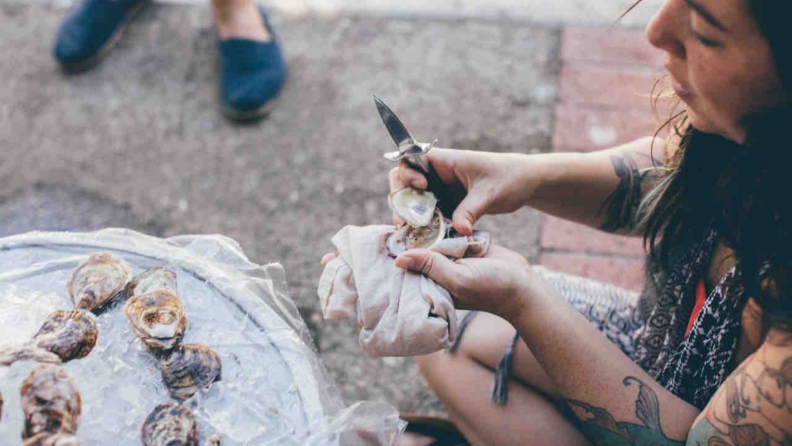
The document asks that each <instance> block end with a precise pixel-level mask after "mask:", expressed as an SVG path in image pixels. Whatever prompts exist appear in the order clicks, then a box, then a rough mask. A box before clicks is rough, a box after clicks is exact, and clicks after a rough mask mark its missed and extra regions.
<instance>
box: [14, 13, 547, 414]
mask: <svg viewBox="0 0 792 446" xmlns="http://www.w3.org/2000/svg"><path fill="white" fill-rule="evenodd" d="M278 11H279V10H276V13H275V16H274V22H275V26H276V29H277V30H278V32H279V34H280V37H281V39H282V40H283V42H284V46H285V52H286V56H287V60H288V65H289V69H290V74H289V80H288V83H287V85H286V88H285V90H284V91H283V93H282V96H281V98H280V100H279V104H278V107H277V108H276V110H275V111H274V112H273V114H272V115H271V116H270V117H269V118H268V119H266V120H265V121H263V122H261V123H258V124H255V125H246V126H238V125H233V124H231V123H229V122H227V121H226V120H225V119H224V118H223V117H222V116H221V114H220V112H219V109H218V106H217V83H218V79H217V68H216V65H217V58H218V54H217V49H216V46H215V42H214V37H213V33H212V30H211V22H210V19H209V14H208V8H206V7H205V6H203V7H194V6H163V5H156V6H153V7H151V8H149V9H148V10H146V11H145V12H144V13H143V14H142V16H141V18H140V19H139V20H138V21H136V22H135V23H134V24H133V26H132V27H131V29H130V31H129V33H128V35H127V36H126V38H125V39H124V40H123V41H122V43H121V45H120V46H119V47H118V48H117V49H116V51H115V52H113V53H112V54H111V55H110V57H109V58H108V59H107V60H105V61H104V62H103V63H102V64H101V65H100V66H98V67H97V68H96V69H94V70H93V71H91V72H89V73H86V74H84V75H80V76H64V75H63V74H61V72H60V71H59V70H58V68H57V66H56V64H55V62H54V61H53V59H52V57H51V49H52V39H53V36H54V33H55V30H56V28H57V26H58V24H59V22H60V20H61V19H62V17H63V15H64V13H65V11H64V10H63V9H62V8H59V7H56V6H51V5H48V4H44V3H34V4H21V3H19V2H15V1H11V0H0V20H2V23H3V24H4V26H3V27H2V29H0V79H3V83H2V84H1V85H0V150H2V156H1V157H0V236H2V235H6V234H10V233H15V232H20V231H25V230H30V229H95V228H100V227H104V226H127V227H131V228H134V229H138V230H142V231H144V232H147V233H151V234H155V235H162V236H169V235H175V234H184V233H222V234H224V235H227V236H229V237H232V238H234V239H236V240H238V241H239V242H240V244H241V245H242V247H243V248H244V249H245V251H246V253H247V254H248V256H249V257H250V258H251V259H252V260H253V261H255V262H257V263H267V262H276V261H277V262H281V263H283V264H284V266H285V267H286V273H287V277H288V279H289V285H290V289H291V292H292V295H293V297H294V298H295V300H296V301H297V303H298V305H300V306H301V307H304V308H307V309H314V310H315V309H316V308H317V307H318V302H317V298H316V285H317V282H318V278H319V275H320V273H321V266H320V265H319V259H320V258H321V256H322V254H324V253H325V252H327V251H330V250H331V249H332V245H331V244H330V237H331V236H332V235H333V234H334V233H335V232H336V231H337V230H338V229H340V228H341V227H343V226H344V225H347V224H358V225H364V224H373V223H386V222H388V221H389V218H390V213H389V209H388V206H387V199H386V196H387V192H388V191H387V182H386V174H387V171H388V170H389V169H390V168H391V167H392V166H391V165H390V164H389V163H387V162H386V161H384V160H383V159H382V158H381V153H382V152H384V151H385V150H386V149H390V146H391V144H392V143H391V141H390V140H389V138H388V135H387V133H386V131H385V129H384V127H383V126H382V123H381V122H380V120H379V117H378V116H377V114H376V111H375V107H374V104H373V102H372V98H371V96H372V94H376V95H377V96H379V97H381V98H383V99H384V100H386V101H387V102H388V104H389V105H391V106H392V107H393V108H394V109H395V110H396V111H397V112H398V113H399V114H400V116H402V117H403V119H404V120H405V121H406V123H407V124H408V125H409V127H410V129H411V130H412V131H413V133H414V134H415V135H416V136H418V137H421V138H424V139H430V138H437V139H438V140H439V145H441V146H445V147H454V148H460V149H465V148H477V149H483V150H494V151H519V152H526V153H533V152H544V151H550V150H551V149H552V147H551V144H552V142H551V141H552V135H553V125H554V123H553V119H554V118H553V116H554V115H553V110H554V106H555V105H556V101H557V96H558V77H559V69H560V67H559V48H560V40H561V30H560V28H559V27H556V26H550V25H529V24H528V22H521V21H516V20H491V19H488V20H474V19H454V20H448V19H436V18H410V19H406V18H398V17H395V16H394V15H390V16H389V17H377V16H367V15H365V14H362V13H361V12H360V11H357V12H356V13H355V14H354V15H352V14H347V13H345V10H343V9H342V10H341V11H340V12H339V11H336V13H333V14H325V13H320V12H309V13H300V14H297V13H294V12H293V11H292V12H290V11H289V10H288V9H283V10H280V12H278ZM364 12H365V11H364ZM482 227H483V228H488V229H492V230H493V234H494V235H493V236H494V238H495V240H496V241H497V242H498V243H500V244H503V245H505V246H507V247H510V248H512V249H514V250H516V251H518V252H521V253H523V254H524V255H526V256H527V257H528V258H529V260H536V259H538V256H539V229H540V227H539V216H538V214H537V213H535V212H531V211H522V212H519V213H517V214H516V215H510V216H504V217H496V218H488V219H486V220H485V221H484V222H483V225H482ZM315 322H316V323H317V325H318V332H319V347H320V350H321V354H322V357H323V359H324V361H325V363H326V365H327V367H328V369H329V370H330V372H331V374H332V375H333V376H334V377H335V379H336V380H337V382H338V383H339V385H340V386H341V389H342V391H343V394H344V396H345V398H346V399H347V400H348V401H357V400H361V399H374V400H384V401H387V402H389V403H391V404H394V405H396V406H398V407H399V408H400V409H402V410H406V411H416V412H429V413H437V412H441V411H442V408H441V407H440V405H439V403H438V402H437V400H436V399H435V398H434V396H432V394H431V392H430V391H429V390H428V389H427V388H426V386H425V385H424V384H423V382H422V380H421V378H420V376H419V375H418V373H417V370H416V368H415V366H414V363H413V362H412V360H411V359H402V358H391V359H370V358H366V357H364V356H363V353H362V351H361V350H360V348H359V346H358V345H357V335H356V333H355V330H354V327H353V326H352V325H350V324H332V325H331V324H323V323H322V322H321V321H318V320H316V321H315Z"/></svg>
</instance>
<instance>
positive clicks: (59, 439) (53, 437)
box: [22, 433, 80, 446]
mask: <svg viewBox="0 0 792 446" xmlns="http://www.w3.org/2000/svg"><path fill="white" fill-rule="evenodd" d="M22 446H80V439H79V438H77V437H76V436H74V435H71V434H50V433H41V434H38V435H36V436H35V437H31V438H28V439H27V440H25V442H24V443H22Z"/></svg>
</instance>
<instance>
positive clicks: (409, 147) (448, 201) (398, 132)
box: [374, 96, 464, 218]
mask: <svg viewBox="0 0 792 446" xmlns="http://www.w3.org/2000/svg"><path fill="white" fill-rule="evenodd" d="M374 103H375V104H376V106H377V111H378V112H379V115H380V118H382V122H383V124H385V128H386V129H388V133H389V134H390V135H391V138H393V142H395V143H396V148H397V151H396V152H388V153H386V154H385V158H387V159H388V160H391V161H398V160H400V159H402V158H404V159H405V161H407V163H408V164H410V166H412V167H413V168H415V169H416V170H418V171H419V172H421V173H423V175H424V176H425V177H426V182H427V187H426V190H428V191H429V192H432V193H433V194H434V195H435V197H437V206H438V207H439V208H440V211H441V212H442V213H443V216H445V217H446V218H451V216H452V215H454V211H455V210H456V208H457V206H459V203H460V202H461V201H462V198H463V196H464V195H462V196H460V194H459V193H457V192H456V191H455V190H454V189H453V188H451V187H450V186H448V185H447V184H446V183H444V182H443V180H441V179H440V177H439V176H438V175H437V172H436V171H435V169H434V168H433V167H432V164H431V163H430V162H429V160H428V158H427V157H426V156H425V155H426V153H428V152H429V150H431V149H432V147H434V143H431V144H427V143H419V142H416V141H415V138H413V137H412V135H411V134H410V132H409V130H407V127H406V126H405V125H404V124H403V123H402V121H401V119H399V117H398V116H396V113H394V112H393V110H391V109H390V107H388V106H387V105H386V104H385V102H383V101H382V100H381V99H380V98H378V97H376V96H374Z"/></svg>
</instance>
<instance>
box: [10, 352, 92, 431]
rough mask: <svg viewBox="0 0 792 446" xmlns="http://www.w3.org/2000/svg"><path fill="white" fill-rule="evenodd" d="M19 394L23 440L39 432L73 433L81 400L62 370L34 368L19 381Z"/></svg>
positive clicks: (78, 415) (57, 368) (67, 374)
mask: <svg viewBox="0 0 792 446" xmlns="http://www.w3.org/2000/svg"><path fill="white" fill-rule="evenodd" d="M20 393H21V396H22V398H21V404H22V411H23V412H24V414H25V427H24V429H23V431H22V439H23V440H27V439H30V438H33V437H35V436H36V435H39V434H42V433H47V434H72V435H73V434H74V433H75V432H77V426H78V425H79V424H80V414H81V412H82V400H81V399H80V394H79V393H78V391H77V386H75V385H74V381H73V380H72V378H71V376H70V375H69V373H68V372H66V369H64V368H63V367H61V366H57V365H51V364H39V365H37V366H36V367H35V368H34V369H33V371H32V372H31V373H30V375H29V376H28V377H27V378H25V380H24V381H23V382H22V389H21V391H20Z"/></svg>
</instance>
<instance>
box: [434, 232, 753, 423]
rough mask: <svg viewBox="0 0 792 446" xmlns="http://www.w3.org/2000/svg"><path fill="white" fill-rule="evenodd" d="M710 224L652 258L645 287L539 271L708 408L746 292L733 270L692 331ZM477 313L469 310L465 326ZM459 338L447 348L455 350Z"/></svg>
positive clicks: (712, 237)
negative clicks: (658, 262) (666, 258)
mask: <svg viewBox="0 0 792 446" xmlns="http://www.w3.org/2000/svg"><path fill="white" fill-rule="evenodd" d="M717 239H718V237H717V234H716V232H715V231H714V230H711V229H708V230H707V231H706V232H705V233H704V234H703V237H702V235H701V234H698V236H697V237H696V234H693V236H692V237H688V240H687V242H684V240H683V243H681V244H680V248H678V249H676V250H674V251H672V253H671V256H670V268H669V269H668V271H667V272H663V271H662V270H661V269H660V268H659V267H655V266H653V265H652V264H651V263H648V264H647V274H646V282H645V284H644V288H643V291H642V292H641V293H634V292H631V291H627V290H624V289H622V288H618V287H615V286H612V285H607V284H603V283H599V282H596V281H593V280H590V279H585V278H582V277H576V276H572V275H568V274H564V273H559V272H556V271H551V270H549V269H546V268H543V267H535V269H536V271H537V272H538V273H539V274H540V275H541V276H542V277H543V278H544V279H545V280H546V281H547V282H549V283H550V284H552V285H553V286H554V287H555V288H556V289H557V290H558V292H559V293H560V294H561V295H562V296H563V297H564V298H565V299H566V300H567V301H568V302H569V303H570V304H571V305H572V306H573V307H574V308H575V309H577V311H579V312H580V313H581V314H582V315H584V316H585V317H586V318H587V319H588V320H589V321H590V322H591V323H593V324H594V325H596V326H597V328H598V329H599V330H600V331H601V332H602V333H603V334H604V335H605V336H606V337H607V338H608V339H609V340H610V341H611V342H613V343H614V344H616V345H618V346H619V347H620V348H621V350H622V351H623V352H624V353H625V354H626V355H627V356H629V357H630V358H631V359H632V360H633V361H634V362H635V363H637V364H638V365H640V366H641V368H643V369H644V370H645V371H646V372H647V373H648V374H649V375H651V376H652V377H654V378H655V379H656V380H657V381H658V382H659V383H660V384H662V385H663V386H665V387H666V389H668V390H669V391H670V392H672V393H673V394H675V395H677V396H678V397H680V398H682V399H684V400H685V401H687V402H688V403H690V404H692V405H694V406H696V407H698V408H699V409H703V408H704V406H706V405H707V403H708V402H709V400H710V398H711V397H712V396H713V395H714V394H715V391H716V390H717V389H718V387H720V385H721V384H722V383H723V381H724V380H725V379H726V377H727V376H728V374H729V372H730V371H731V370H730V367H731V366H732V359H733V355H734V353H735V351H736V348H737V341H738V340H739V338H740V321H741V314H742V308H743V306H744V304H745V301H746V298H745V296H744V293H743V292H742V290H741V289H740V288H739V287H738V286H737V285H736V283H735V282H736V281H734V280H733V279H734V269H732V270H731V271H729V273H728V274H726V276H725V277H724V278H723V279H722V280H721V282H720V284H718V286H716V287H715V288H714V289H713V290H712V291H711V292H710V293H709V295H708V296H707V299H706V301H705V303H704V306H703V308H702V309H701V311H700V312H699V314H698V315H697V316H696V319H695V321H694V322H693V326H692V328H691V330H690V332H689V333H688V334H687V335H686V334H685V331H686V328H687V325H688V321H689V320H690V316H691V314H692V313H693V307H694V305H695V302H696V287H697V285H698V282H699V281H700V280H701V278H702V277H704V275H705V274H706V271H707V268H708V266H709V264H710V260H711V258H712V253H713V251H714V248H715V243H716V242H717ZM475 314H476V313H473V312H471V313H467V314H466V315H465V317H464V318H463V321H462V323H461V324H460V333H459V335H458V336H457V342H460V341H461V339H462V333H461V331H462V330H463V329H464V327H465V326H467V324H468V323H469V322H470V320H471V318H472V317H473V316H474V315H475ZM518 339H519V338H518V335H515V337H514V339H513V342H512V344H511V345H509V346H508V347H507V349H506V351H505V352H504V354H503V356H502V357H501V360H500V362H499V364H498V370H497V373H496V375H495V383H494V385H493V394H492V398H493V401H495V402H496V403H499V404H504V403H505V402H506V399H507V389H508V386H507V385H506V384H507V381H508V379H509V369H510V367H511V362H512V361H511V357H512V352H513V349H514V345H515V344H516V342H517V340H518ZM456 347H457V345H454V346H452V347H451V349H449V351H450V352H454V351H455V350H456Z"/></svg>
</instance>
